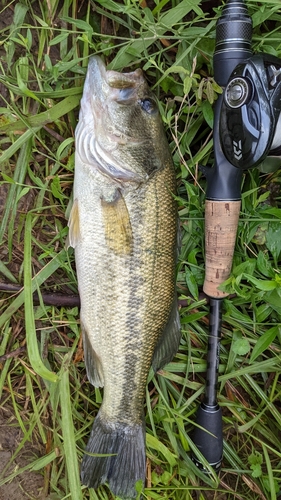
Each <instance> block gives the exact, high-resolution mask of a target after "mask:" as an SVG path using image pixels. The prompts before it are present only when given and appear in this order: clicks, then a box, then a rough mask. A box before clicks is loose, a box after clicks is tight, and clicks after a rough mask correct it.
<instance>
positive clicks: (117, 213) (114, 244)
mask: <svg viewBox="0 0 281 500" xmlns="http://www.w3.org/2000/svg"><path fill="white" fill-rule="evenodd" d="M101 205H102V214H103V222H104V229H105V238H106V243H107V245H108V247H109V248H110V249H111V250H113V252H115V253H116V254H118V255H128V254H130V253H131V251H132V248H133V236H132V227H131V222H130V216H129V212H128V209H127V205H126V203H125V200H124V198H123V196H122V194H121V192H120V191H119V190H116V191H115V193H114V196H113V199H112V200H107V199H105V198H104V197H103V198H102V199H101Z"/></svg>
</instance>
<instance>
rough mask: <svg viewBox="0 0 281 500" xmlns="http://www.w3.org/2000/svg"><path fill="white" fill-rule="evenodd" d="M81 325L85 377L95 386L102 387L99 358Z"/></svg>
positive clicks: (102, 380)
mask: <svg viewBox="0 0 281 500" xmlns="http://www.w3.org/2000/svg"><path fill="white" fill-rule="evenodd" d="M81 326H82V335H83V348H84V361H85V366H86V371H87V377H88V379H89V381H90V382H91V384H92V385H94V386H95V387H103V386H104V379H103V371H102V364H101V360H100V358H99V357H98V355H97V353H96V351H95V350H94V349H93V347H92V345H91V342H90V340H89V337H88V334H87V332H86V329H85V328H84V326H83V324H82V325H81Z"/></svg>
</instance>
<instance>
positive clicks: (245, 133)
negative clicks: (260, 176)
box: [219, 54, 281, 169]
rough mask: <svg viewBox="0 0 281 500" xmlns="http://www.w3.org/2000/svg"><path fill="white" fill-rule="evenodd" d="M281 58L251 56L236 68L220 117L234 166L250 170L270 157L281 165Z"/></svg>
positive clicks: (227, 153)
mask: <svg viewBox="0 0 281 500" xmlns="http://www.w3.org/2000/svg"><path fill="white" fill-rule="evenodd" d="M280 109H281V59H278V58H277V57H274V56H271V55H269V54H258V55H255V56H252V57H250V58H249V59H247V60H246V61H244V62H243V63H241V64H238V66H236V68H235V69H234V70H233V72H232V74H231V76H230V78H229V80H228V83H227V85H226V88H225V91H224V97H223V101H222V105H221V110H220V117H219V122H220V126H219V135H220V142H221V147H222V150H223V153H224V155H225V157H226V158H227V160H228V161H229V162H230V163H231V164H232V165H234V166H235V167H238V168H242V169H248V168H252V167H255V166H257V165H259V164H260V163H261V162H262V161H263V160H264V159H265V158H266V157H267V156H274V157H278V156H279V157H280V159H279V160H280V161H279V163H280V164H281V114H280Z"/></svg>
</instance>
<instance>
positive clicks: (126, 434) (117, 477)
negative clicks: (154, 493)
mask: <svg viewBox="0 0 281 500" xmlns="http://www.w3.org/2000/svg"><path fill="white" fill-rule="evenodd" d="M86 452H89V453H96V454H99V455H111V456H107V457H102V456H95V457H93V456H90V455H87V454H85V455H84V457H83V460H82V466H81V480H82V483H83V484H85V485H86V486H88V487H89V488H97V487H98V486H99V485H100V484H103V483H107V484H108V485H109V488H110V489H111V491H112V493H113V494H114V495H117V496H119V497H121V498H122V499H124V500H133V499H135V498H136V496H137V491H136V489H135V484H136V482H137V481H139V480H140V479H141V480H142V481H143V483H144V481H145V463H146V461H145V432H144V425H143V424H139V425H134V426H132V425H126V424H120V423H117V424H112V423H108V422H105V421H104V420H102V418H101V416H99V415H98V416H97V417H96V418H95V421H94V425H93V428H92V431H91V435H90V439H89V442H88V444H87V447H86Z"/></svg>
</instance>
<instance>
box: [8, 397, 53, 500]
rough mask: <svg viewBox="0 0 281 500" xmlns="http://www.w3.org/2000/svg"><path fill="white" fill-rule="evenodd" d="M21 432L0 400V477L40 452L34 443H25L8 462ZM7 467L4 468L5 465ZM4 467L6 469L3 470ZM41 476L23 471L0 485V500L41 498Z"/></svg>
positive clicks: (10, 472)
mask: <svg viewBox="0 0 281 500" xmlns="http://www.w3.org/2000/svg"><path fill="white" fill-rule="evenodd" d="M22 437H23V435H22V432H21V430H20V429H19V426H18V423H17V421H16V419H15V417H13V415H12V412H11V411H10V409H7V408H6V409H5V407H3V406H2V405H1V402H0V478H1V476H2V474H3V472H4V474H3V476H4V477H7V476H9V475H10V474H12V473H13V471H15V470H16V469H18V468H21V467H24V466H26V465H27V464H28V462H29V461H31V460H32V459H34V455H37V456H38V454H39V453H40V449H38V448H40V447H39V445H38V444H36V443H30V442H28V443H26V444H25V445H24V446H23V448H22V450H21V452H20V454H19V455H18V456H17V457H16V458H15V460H13V461H12V463H9V462H10V460H11V457H12V455H13V453H14V452H15V450H16V448H17V447H18V445H19V443H20V442H21V440H22ZM7 466H8V468H7V469H6V467H7ZM5 469H6V470H5ZM43 484H44V480H43V476H42V475H40V474H39V473H36V472H25V473H23V474H21V475H20V476H18V477H16V478H15V479H13V480H12V481H11V482H9V483H6V484H4V485H3V486H0V500H26V499H27V498H29V499H37V498H38V499H39V498H42V496H41V492H42V490H43Z"/></svg>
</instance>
